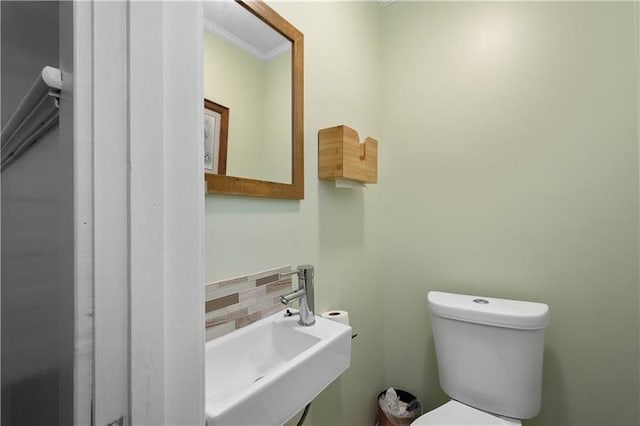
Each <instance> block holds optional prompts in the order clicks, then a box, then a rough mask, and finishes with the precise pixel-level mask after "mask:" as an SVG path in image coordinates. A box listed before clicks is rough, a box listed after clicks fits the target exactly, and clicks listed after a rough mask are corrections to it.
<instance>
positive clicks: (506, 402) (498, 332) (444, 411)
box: [411, 291, 549, 426]
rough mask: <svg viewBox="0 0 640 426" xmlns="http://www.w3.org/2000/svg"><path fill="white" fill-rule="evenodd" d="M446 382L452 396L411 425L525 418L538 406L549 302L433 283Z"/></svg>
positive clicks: (437, 340) (438, 349) (444, 387)
mask: <svg viewBox="0 0 640 426" xmlns="http://www.w3.org/2000/svg"><path fill="white" fill-rule="evenodd" d="M427 298H428V305H429V310H430V311H431V327H432V329H433V340H434V342H435V347H436V357H437V360H438V371H439V376H440V386H441V387H442V390H443V391H444V392H445V393H446V394H447V395H449V396H450V397H451V401H449V402H447V403H446V404H444V405H442V406H440V407H438V408H436V409H435V410H432V411H429V412H428V413H426V414H424V415H422V416H420V417H419V418H418V419H416V420H415V421H414V422H413V423H411V424H412V425H459V426H462V425H474V426H479V425H521V424H522V423H521V422H520V419H530V418H532V417H535V416H536V415H537V414H538V412H539V411H540V399H541V393H542V358H543V350H544V330H545V328H546V326H547V325H548V324H549V306H547V305H545V304H544V303H533V302H521V301H516V300H506V299H495V298H491V297H476V296H466V295H462V294H452V293H443V292H439V291H431V292H429V294H428V296H427Z"/></svg>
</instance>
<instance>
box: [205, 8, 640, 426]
mask: <svg viewBox="0 0 640 426" xmlns="http://www.w3.org/2000/svg"><path fill="white" fill-rule="evenodd" d="M269 4H270V5H272V7H274V8H275V9H276V10H277V11H278V12H279V13H281V14H282V15H283V16H284V17H285V18H287V19H288V20H290V21H291V22H293V23H294V24H295V25H296V26H297V27H298V28H299V29H300V30H301V31H302V32H303V33H304V35H305V152H306V155H305V183H306V195H305V200H304V201H302V202H295V201H281V200H262V199H252V198H241V197H225V196H207V197H206V218H207V228H206V255H207V281H212V280H215V279H221V278H227V277H232V276H237V275H241V274H245V273H247V272H253V271H259V270H264V269H267V268H271V267H274V266H279V265H284V264H293V265H295V264H300V263H312V264H314V265H316V267H317V270H316V272H317V274H316V276H317V307H318V311H323V310H326V309H328V308H343V309H347V310H349V311H350V315H351V318H352V324H353V326H354V331H355V332H357V333H358V334H359V337H358V338H357V339H356V340H354V346H353V360H352V366H351V368H350V369H349V370H348V372H347V373H346V374H344V375H343V376H342V377H341V378H340V379H339V380H338V381H337V382H336V383H335V384H334V385H332V386H330V387H329V388H328V389H327V390H326V391H325V392H324V393H323V394H322V395H321V396H320V397H318V398H317V399H316V401H314V404H313V406H312V410H311V416H310V418H309V420H308V421H307V422H306V424H308V425H309V424H315V425H345V426H346V425H370V424H372V421H373V417H374V411H375V396H376V395H377V393H378V392H379V391H380V390H381V389H383V388H385V387H387V386H389V385H396V386H399V387H401V388H404V389H407V390H409V391H412V392H414V393H416V394H417V395H418V396H419V397H420V398H421V399H422V400H423V402H424V403H425V406H426V408H427V409H432V408H434V407H435V406H437V405H438V404H440V403H442V402H444V401H446V396H445V395H444V394H443V393H442V392H441V391H440V389H439V386H438V378H437V369H436V365H435V354H434V348H433V341H432V338H431V332H430V322H429V317H428V312H427V309H426V293H427V292H428V291H429V290H435V289H437V290H444V291H454V292H467V293H474V294H479V295H487V296H496V297H508V298H516V299H524V300H534V301H542V302H546V303H548V304H549V305H550V306H551V311H552V319H551V325H550V327H549V329H548V333H547V341H546V352H545V375H544V383H543V408H542V411H541V413H540V415H539V416H538V417H537V418H536V419H534V420H531V421H526V422H525V425H530V426H535V425H540V426H543V425H544V426H556V425H558V426H573V425H575V426H583V425H593V426H596V425H597V426H601V425H616V426H627V425H637V424H638V423H640V419H639V417H638V401H639V400H640V392H639V389H638V377H639V376H640V372H639V368H638V364H639V362H640V359H639V357H638V348H639V345H640V339H639V336H640V330H639V322H640V318H639V302H638V301H639V300H640V294H639V291H638V289H639V284H638V268H639V263H640V261H639V252H638V243H639V241H638V240H639V237H638V235H639V229H638V228H639V226H638V221H639V212H638V202H639V195H638V193H639V184H638V146H637V145H638V141H637V138H638V132H637V123H638V108H637V96H636V93H637V80H638V67H637V62H638V55H637V53H636V44H635V43H636V40H638V36H637V28H636V25H635V23H634V16H635V10H634V4H633V3H630V2H629V3H622V2H621V3H590V2H567V3H554V2H540V3H529V2H522V3H515V2H514V3H508V2H497V3H437V2H398V3H395V4H393V5H391V6H389V7H387V8H384V9H382V8H380V7H379V6H378V5H377V3H376V2H282V3H280V2H270V3H269ZM328 29H330V30H328ZM336 124H347V125H350V126H351V127H354V128H355V129H357V130H358V131H359V132H360V136H361V137H362V138H364V137H365V136H373V137H376V138H379V139H380V153H379V164H380V170H379V184H377V185H372V186H371V187H370V189H369V190H367V191H345V190H340V191H338V190H336V189H335V188H333V187H332V186H331V184H330V183H327V182H320V181H318V180H317V171H316V170H317V154H316V152H317V131H318V129H320V128H324V127H328V126H332V125H336Z"/></svg>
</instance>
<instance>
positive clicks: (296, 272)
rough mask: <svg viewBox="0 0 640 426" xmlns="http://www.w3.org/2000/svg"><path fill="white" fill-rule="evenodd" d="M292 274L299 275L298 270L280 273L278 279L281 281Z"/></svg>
mask: <svg viewBox="0 0 640 426" xmlns="http://www.w3.org/2000/svg"><path fill="white" fill-rule="evenodd" d="M292 275H298V270H295V271H289V272H280V273H278V281H280V280H281V279H283V278H286V277H290V276H292Z"/></svg>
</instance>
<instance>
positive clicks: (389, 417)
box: [376, 388, 422, 426]
mask: <svg viewBox="0 0 640 426" xmlns="http://www.w3.org/2000/svg"><path fill="white" fill-rule="evenodd" d="M394 390H395V391H396V394H397V395H398V399H399V400H400V401H402V402H404V403H406V404H408V407H407V413H406V414H407V415H406V416H404V415H403V416H401V417H399V416H396V415H394V414H392V413H389V412H387V411H386V410H385V407H384V404H383V403H381V401H383V399H384V397H385V395H386V393H387V391H386V390H383V391H382V392H380V393H379V394H378V419H377V422H376V424H377V425H378V426H406V425H410V424H411V423H412V422H413V421H414V420H416V419H417V418H418V417H420V416H421V415H422V402H420V400H419V399H418V398H416V397H415V395H413V394H411V393H409V392H407V391H405V390H402V389H395V388H394Z"/></svg>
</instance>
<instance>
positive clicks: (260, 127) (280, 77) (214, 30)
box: [203, 1, 292, 184]
mask: <svg viewBox="0 0 640 426" xmlns="http://www.w3.org/2000/svg"><path fill="white" fill-rule="evenodd" d="M204 5H205V6H204V15H205V20H204V28H205V33H204V42H203V48H204V97H205V98H206V99H207V100H209V101H211V102H212V103H215V104H219V105H225V106H226V107H227V108H228V120H229V121H228V136H227V139H228V144H227V147H226V170H225V169H223V168H219V167H218V160H216V158H220V157H221V156H223V155H224V153H223V152H222V151H221V150H222V149H223V147H222V146H221V145H219V150H218V155H213V156H212V157H211V158H210V160H216V165H215V166H214V165H213V164H212V163H211V162H209V163H207V164H206V165H205V168H207V169H210V171H211V172H213V173H217V174H221V175H224V174H226V175H228V176H235V177H243V178H250V179H255V180H261V181H270V182H279V183H285V184H291V183H292V53H291V51H292V49H291V46H292V43H291V41H290V40H288V39H287V38H285V37H284V36H283V35H281V34H280V33H278V32H277V31H276V30H274V29H273V28H271V27H270V26H269V25H267V24H266V23H265V22H263V21H262V20H261V19H259V18H258V17H256V16H254V14H253V13H251V12H250V11H249V10H247V9H245V8H244V7H243V6H242V5H241V4H239V3H236V2H233V1H210V2H205V3H204ZM207 111H208V109H207V108H206V107H205V122H207V119H208V117H207ZM211 120H213V119H211ZM214 142H215V141H213V140H212V141H211V143H214ZM211 143H210V144H211ZM205 145H206V144H205ZM205 155H206V153H205ZM208 159H209V158H207V159H205V161H206V160H208ZM207 165H210V166H211V167H207Z"/></svg>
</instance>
